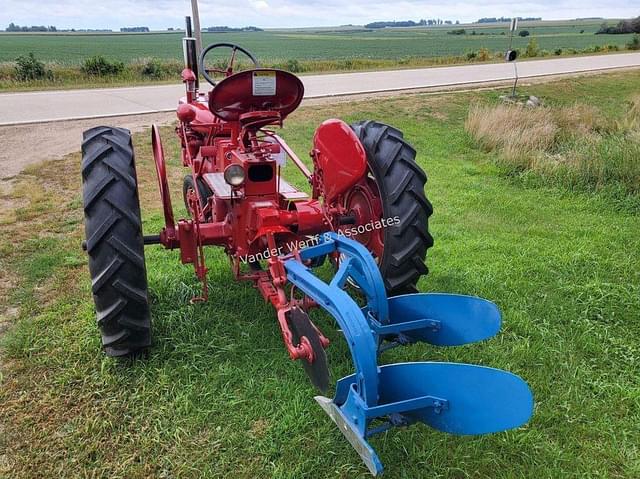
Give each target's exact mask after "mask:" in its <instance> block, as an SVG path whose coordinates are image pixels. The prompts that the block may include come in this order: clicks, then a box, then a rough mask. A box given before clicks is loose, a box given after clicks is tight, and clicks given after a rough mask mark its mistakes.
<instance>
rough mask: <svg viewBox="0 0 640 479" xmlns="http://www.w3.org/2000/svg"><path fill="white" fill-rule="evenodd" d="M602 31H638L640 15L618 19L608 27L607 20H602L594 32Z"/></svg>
mask: <svg viewBox="0 0 640 479" xmlns="http://www.w3.org/2000/svg"><path fill="white" fill-rule="evenodd" d="M603 33H640V17H636V18H632V19H630V20H620V21H619V22H618V24H617V25H616V26H614V27H610V26H609V25H608V24H607V22H604V23H603V24H602V25H600V30H598V31H597V32H596V34H603Z"/></svg>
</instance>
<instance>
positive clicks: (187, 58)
mask: <svg viewBox="0 0 640 479" xmlns="http://www.w3.org/2000/svg"><path fill="white" fill-rule="evenodd" d="M185 23H186V36H185V37H184V38H183V39H182V51H183V54H184V66H185V68H188V69H189V70H191V71H192V72H193V74H194V76H195V81H194V82H191V83H193V85H187V91H188V92H190V93H193V94H194V97H195V95H196V94H197V90H198V88H199V87H200V81H199V79H198V78H199V73H198V48H197V45H196V39H195V38H194V37H193V29H192V28H191V17H185Z"/></svg>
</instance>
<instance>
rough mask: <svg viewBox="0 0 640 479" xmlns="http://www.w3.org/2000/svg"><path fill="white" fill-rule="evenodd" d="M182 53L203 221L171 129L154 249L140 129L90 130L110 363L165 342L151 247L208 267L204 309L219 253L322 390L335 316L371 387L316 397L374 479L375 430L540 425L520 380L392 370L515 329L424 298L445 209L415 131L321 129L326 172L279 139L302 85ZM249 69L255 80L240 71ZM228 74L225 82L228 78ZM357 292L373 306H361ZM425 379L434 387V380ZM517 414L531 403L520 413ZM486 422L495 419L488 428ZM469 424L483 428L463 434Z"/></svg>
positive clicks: (476, 311) (103, 326) (472, 371)
mask: <svg viewBox="0 0 640 479" xmlns="http://www.w3.org/2000/svg"><path fill="white" fill-rule="evenodd" d="M184 46H185V59H186V68H185V70H184V71H183V72H182V81H183V82H184V84H185V87H186V95H185V97H183V98H181V99H180V101H179V103H178V108H177V117H178V125H177V127H176V133H177V135H178V137H179V139H180V143H181V147H182V163H183V164H184V166H185V167H186V168H188V169H189V173H188V174H187V176H186V177H185V179H184V184H183V197H184V203H185V206H186V208H187V211H188V212H189V217H188V218H186V219H181V220H178V221H176V220H175V219H174V214H173V207H172V203H171V198H170V193H169V185H168V181H167V174H166V167H165V157H164V153H163V148H162V143H161V139H160V132H159V130H158V128H157V127H156V126H155V125H154V126H153V127H152V130H151V134H152V145H153V156H154V160H155V165H156V169H157V174H158V183H159V189H160V197H161V200H162V205H163V209H164V220H165V226H164V228H162V230H161V231H160V232H159V234H157V235H150V236H143V233H142V222H141V215H140V206H139V200H138V190H137V188H138V186H137V177H136V169H135V157H134V152H133V148H132V142H131V135H130V133H129V131H127V130H124V129H120V128H111V127H97V128H93V129H91V130H88V131H86V132H85V133H84V140H83V143H82V152H83V160H82V176H83V185H84V191H83V193H84V211H85V226H86V242H85V243H84V246H85V249H86V251H87V253H88V255H89V269H90V273H91V278H92V291H93V297H94V300H95V305H96V311H97V320H98V326H99V328H100V331H101V334H102V344H103V347H104V350H105V352H106V354H107V355H109V356H130V355H137V354H139V353H141V352H142V351H144V350H146V349H147V348H149V347H150V346H151V344H152V336H151V319H150V311H149V302H148V285H147V278H146V270H145V260H144V245H145V244H162V245H163V246H164V247H165V248H167V249H179V250H180V258H181V261H182V262H183V263H191V264H193V266H194V268H195V273H196V275H197V277H198V278H199V279H200V281H201V282H202V293H201V294H200V295H198V296H197V297H195V298H193V300H194V301H204V300H206V299H207V279H206V275H207V266H206V263H205V253H204V251H205V246H219V247H222V248H224V250H225V252H226V254H227V255H228V256H229V259H230V262H231V267H232V269H233V273H234V275H235V277H236V278H237V279H239V280H247V281H251V282H253V284H254V285H255V287H256V288H257V290H258V291H259V292H260V294H261V295H262V296H263V297H264V299H265V300H266V301H268V302H270V303H271V304H272V305H273V307H274V308H275V309H276V312H277V319H278V326H279V328H280V330H281V332H282V338H283V341H284V344H285V347H286V349H287V351H288V353H289V355H290V357H291V359H295V360H300V361H301V362H302V364H303V365H304V366H305V369H306V371H307V373H308V374H309V376H310V378H311V380H312V382H313V384H314V385H316V386H317V387H318V388H319V389H320V390H321V391H323V392H324V391H326V390H327V389H328V387H329V372H328V368H327V361H326V354H325V349H326V348H327V347H328V346H329V341H328V339H327V338H326V337H325V336H324V335H323V334H322V332H321V331H320V330H319V329H318V328H317V327H316V326H315V325H314V324H313V323H312V322H311V321H310V319H309V316H308V314H307V311H308V310H309V308H313V307H318V306H319V307H322V308H324V309H325V310H327V311H328V312H329V313H330V314H332V315H333V316H334V318H335V319H336V321H337V322H338V324H339V325H340V327H341V329H342V330H343V332H344V334H345V336H346V338H347V342H348V344H349V347H350V349H351V352H352V356H353V360H354V364H355V369H356V374H354V375H353V376H348V377H346V378H343V379H341V380H340V381H339V382H338V385H337V388H336V397H335V399H334V400H329V399H327V398H323V397H318V398H317V400H318V402H319V403H320V404H321V405H322V407H323V408H324V409H325V410H327V412H328V413H329V414H330V416H331V418H332V419H333V420H334V421H336V422H337V423H338V424H339V425H340V427H341V430H342V431H343V433H344V434H345V435H346V437H347V439H349V441H350V442H351V443H352V444H353V445H354V446H355V447H356V450H357V451H358V453H359V454H360V455H361V456H362V458H363V460H364V461H365V463H366V464H367V466H368V467H369V469H370V470H371V471H372V472H373V473H374V474H375V473H378V472H380V471H381V470H382V466H381V464H380V461H379V460H378V458H377V456H376V454H375V452H374V451H373V449H371V446H370V445H369V444H368V443H367V441H366V437H368V435H370V434H371V433H372V432H371V431H372V429H371V428H370V426H371V423H372V422H373V421H374V420H376V421H378V420H381V419H380V418H386V423H385V424H388V425H404V424H409V423H411V422H415V421H416V420H419V421H422V422H426V423H428V424H431V425H432V426H433V427H436V428H439V429H442V430H447V431H449V432H458V433H482V432H492V431H494V430H500V429H506V428H509V427H514V426H516V425H519V424H521V423H523V422H524V421H526V420H527V419H528V417H529V414H530V412H531V406H532V400H531V396H530V392H529V389H528V387H527V386H526V383H524V382H523V381H522V380H521V379H520V378H518V377H517V376H514V375H511V374H509V373H505V372H502V371H496V370H493V369H490V368H481V367H478V366H469V365H460V364H456V365H453V364H448V363H407V364H397V365H390V366H383V367H379V366H378V364H377V361H378V355H379V354H380V353H381V352H382V351H383V350H385V349H387V348H388V347H393V346H396V345H405V344H410V343H412V342H416V341H426V342H431V343H433V344H440V345H455V344H465V343H468V342H473V341H478V340H480V339H484V338H486V337H489V336H492V335H494V334H495V333H496V332H497V331H498V329H499V327H500V313H499V311H498V309H497V308H496V307H495V305H494V304H493V303H490V302H489V301H486V300H483V299H480V298H471V297H467V296H459V295H444V294H440V295H437V294H412V293H417V290H416V282H417V281H418V279H419V278H420V276H421V275H424V274H426V273H427V268H426V266H425V263H424V260H425V255H426V252H427V249H428V248H429V247H431V246H432V244H433V240H432V238H431V236H430V234H429V231H428V219H429V217H430V216H431V213H432V207H431V204H430V203H429V201H428V200H427V198H426V197H425V193H424V185H425V182H426V175H425V173H424V172H423V171H422V169H421V168H420V166H419V165H418V164H417V163H416V161H415V157H416V152H415V150H414V149H413V148H412V147H411V145H409V143H407V141H406V140H405V139H404V138H403V134H402V132H400V131H399V130H397V129H395V128H393V127H390V126H387V125H385V124H382V123H378V122H375V121H362V122H358V123H355V124H352V125H347V124H346V123H344V122H343V121H341V120H337V119H331V120H327V121H325V122H323V123H322V124H321V125H320V126H319V127H318V129H317V130H316V132H315V135H314V138H313V145H312V147H311V153H310V156H311V160H312V163H313V169H312V170H310V169H309V168H308V167H307V166H306V165H305V163H303V161H301V160H300V158H299V157H298V156H297V155H296V154H295V153H294V152H293V150H292V149H291V148H290V147H289V146H288V145H287V144H286V143H285V141H284V140H283V139H282V138H280V137H279V136H278V135H277V134H276V133H275V131H274V128H276V127H280V126H282V124H283V121H284V120H285V119H286V118H287V116H288V115H289V114H290V113H291V112H293V111H294V110H295V109H296V108H297V107H298V106H299V105H300V102H301V101H302V98H303V95H304V87H303V84H302V82H301V81H300V79H299V78H297V77H296V76H295V75H293V74H291V73H288V72H286V71H282V70H277V69H269V68H261V67H260V65H259V63H258V61H257V60H256V58H255V57H254V56H253V55H252V54H251V53H250V52H248V51H247V50H245V49H244V48H242V47H240V46H238V45H234V44H230V43H218V44H214V45H210V46H208V47H207V48H206V49H204V50H203V51H202V53H201V55H200V57H199V59H198V61H196V54H195V41H194V40H193V39H192V38H190V37H187V38H185V39H184ZM223 48H224V49H229V50H230V58H229V62H228V66H227V67H226V68H224V69H219V68H208V67H207V57H208V55H209V53H210V52H212V50H216V49H223ZM237 54H243V55H245V56H246V57H247V58H248V59H249V61H250V62H251V63H252V64H253V67H252V68H251V69H248V70H244V71H240V72H235V71H234V64H235V63H236V55H237ZM199 73H200V74H202V76H203V77H204V78H205V79H206V80H207V81H208V82H209V83H210V84H211V86H212V87H213V88H212V89H211V90H210V91H209V92H208V93H204V92H201V91H200V90H199V82H198V78H199ZM216 74H218V75H220V76H221V77H222V79H221V80H219V81H217V80H216V79H215V76H216ZM287 157H288V158H289V159H290V161H291V162H292V163H293V164H294V165H295V166H296V167H298V168H299V169H300V171H301V172H302V173H303V174H304V176H305V177H306V178H307V179H308V181H309V186H310V193H307V192H305V191H301V190H299V189H297V188H295V187H293V186H292V185H291V184H289V183H287V181H286V180H285V179H284V178H283V177H282V174H281V173H282V167H283V166H284V163H285V159H286V158H287ZM325 258H328V260H329V261H331V262H332V263H333V264H334V266H335V271H336V274H335V277H334V278H333V280H332V281H331V282H330V283H324V282H323V281H320V280H319V279H318V278H317V277H316V276H315V275H313V273H312V268H314V267H316V266H318V265H320V264H321V263H322V262H323V261H324V260H325ZM350 288H351V289H353V288H355V289H357V290H358V294H360V295H361V296H363V297H364V298H365V300H366V303H367V306H365V307H361V306H358V305H357V304H356V302H354V301H353V300H352V299H351V298H350V297H349V296H348V295H347V293H346V291H347V290H349V289H350ZM294 290H296V291H298V294H297V295H296V294H294ZM301 293H302V294H301ZM451 368H453V369H451ZM451 374H454V375H456V376H457V377H458V378H459V380H458V381H457V382H455V384H453V385H450V386H448V387H444V388H436V389H437V395H434V394H433V391H431V390H430V387H431V386H432V384H431V383H437V382H438V379H443V380H444V379H445V377H446V378H448V380H447V381H448V382H451V380H450V376H451ZM425 375H426V376H429V377H430V378H431V379H430V381H428V383H429V384H427V383H425V382H424V381H423V380H422V378H423V377H424V376H425ZM405 380H406V381H405ZM478 380H482V381H483V382H485V383H487V384H488V389H487V391H489V392H488V393H487V392H486V391H484V390H483V391H482V392H477V391H476V392H474V393H473V394H474V395H475V396H478V397H476V398H475V399H474V400H475V401H476V402H475V403H474V404H476V405H477V408H476V409H478V410H477V411H476V410H469V408H467V409H465V408H462V411H461V410H459V409H455V408H452V407H451V406H450V403H451V402H452V401H453V402H455V401H457V400H460V399H459V398H460V397H465V398H467V397H468V396H469V394H470V393H469V391H468V387H467V386H468V385H469V384H472V383H473V384H475V383H477V381H478ZM403 382H406V384H404V383H403ZM492 386H493V387H492ZM505 388H506V389H505ZM507 390H508V391H507ZM514 397H515V399H514ZM512 402H513V403H514V404H517V406H513V405H511V406H507V405H505V404H506V403H509V404H511V403H512ZM486 408H489V409H490V410H491V411H489V412H490V413H491V412H493V416H495V417H493V416H491V414H489V415H488V416H487V411H486ZM434 411H435V412H434ZM446 411H450V412H449V413H447V412H446ZM505 411H506V415H507V416H508V417H507V418H506V419H504V417H505ZM509 411H511V413H512V414H511V415H509ZM461 415H462V416H465V417H466V418H467V419H466V421H467V422H466V423H465V424H463V425H460V419H459V417H460V416H461ZM434 417H435V420H434V419H433V418H434ZM447 417H448V419H447ZM469 417H472V419H471V420H469ZM487 417H491V418H492V420H488V419H487ZM495 418H500V420H497V419H495ZM452 425H453V426H452ZM379 427H380V426H379ZM379 427H378V428H379ZM456 428H457V429H456Z"/></svg>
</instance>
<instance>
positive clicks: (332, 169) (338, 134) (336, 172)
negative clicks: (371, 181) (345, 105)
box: [313, 119, 367, 204]
mask: <svg viewBox="0 0 640 479" xmlns="http://www.w3.org/2000/svg"><path fill="white" fill-rule="evenodd" d="M313 155H314V158H315V164H316V168H317V169H318V170H320V175H319V177H320V178H321V181H322V188H323V192H324V200H325V202H326V203H329V204H331V203H333V202H334V201H335V200H336V199H337V198H338V197H339V196H340V195H342V194H343V193H346V192H347V191H348V190H349V189H351V188H352V187H353V186H354V185H355V184H356V183H357V182H358V181H359V180H360V179H361V178H362V177H363V176H364V175H365V173H366V171H367V154H366V152H365V149H364V147H363V146H362V143H360V140H359V139H358V137H357V136H356V134H355V133H354V132H353V130H352V129H351V128H350V127H349V125H347V124H346V123H345V122H343V121H342V120H337V119H332V120H326V121H324V122H323V123H322V124H321V125H320V126H319V127H318V129H317V130H316V132H315V134H314V136H313Z"/></svg>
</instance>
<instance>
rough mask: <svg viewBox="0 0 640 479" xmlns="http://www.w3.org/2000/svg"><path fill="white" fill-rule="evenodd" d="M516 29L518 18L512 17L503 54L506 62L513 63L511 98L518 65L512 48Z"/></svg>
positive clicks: (516, 79) (514, 91) (516, 55)
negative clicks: (506, 45)
mask: <svg viewBox="0 0 640 479" xmlns="http://www.w3.org/2000/svg"><path fill="white" fill-rule="evenodd" d="M517 29H518V19H517V18H512V19H511V25H510V26H509V32H510V34H509V48H508V49H507V53H505V55H504V60H505V61H506V62H511V63H513V72H514V81H513V90H511V98H515V97H516V86H517V85H518V65H517V62H516V59H517V58H518V52H517V51H516V50H513V49H512V45H513V34H514V33H515V31H516V30H517Z"/></svg>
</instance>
